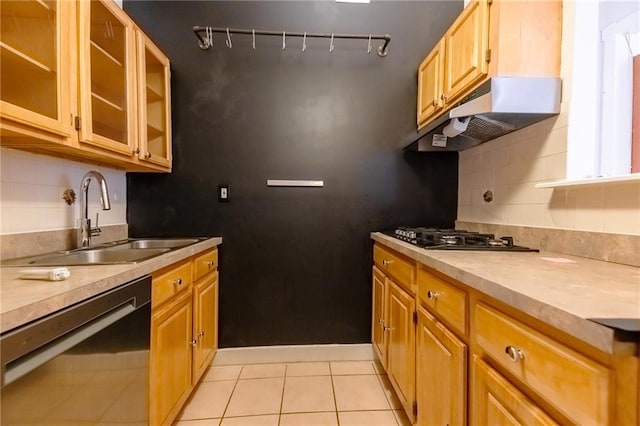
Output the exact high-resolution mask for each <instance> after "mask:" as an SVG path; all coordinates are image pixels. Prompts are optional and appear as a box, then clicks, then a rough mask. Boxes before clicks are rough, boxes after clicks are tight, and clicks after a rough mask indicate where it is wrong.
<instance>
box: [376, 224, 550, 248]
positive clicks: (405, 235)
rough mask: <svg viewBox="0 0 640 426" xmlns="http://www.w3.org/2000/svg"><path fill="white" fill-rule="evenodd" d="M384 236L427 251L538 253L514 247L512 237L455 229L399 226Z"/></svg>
mask: <svg viewBox="0 0 640 426" xmlns="http://www.w3.org/2000/svg"><path fill="white" fill-rule="evenodd" d="M384 234H387V235H391V236H393V237H395V238H397V239H399V240H402V241H406V242H408V243H410V244H413V245H416V246H418V247H422V248H425V249H429V250H481V251H519V252H537V251H539V250H538V249H532V248H529V247H524V246H518V245H515V244H514V243H513V238H512V237H500V238H496V237H495V235H494V234H482V233H479V232H472V231H464V230H457V229H438V228H429V227H416V228H410V227H406V226H400V227H398V228H396V229H395V230H393V231H388V232H384Z"/></svg>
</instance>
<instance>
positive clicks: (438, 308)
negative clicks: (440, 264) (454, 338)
mask: <svg viewBox="0 0 640 426" xmlns="http://www.w3.org/2000/svg"><path fill="white" fill-rule="evenodd" d="M418 298H419V300H420V302H422V303H423V304H424V305H426V306H428V307H430V308H431V309H432V311H433V312H435V313H436V315H437V316H438V317H439V318H440V319H441V320H443V321H444V322H446V323H447V324H449V325H451V326H452V327H453V328H455V329H456V330H457V331H459V332H460V333H462V334H466V330H467V326H466V325H467V293H466V292H465V291H463V290H461V289H459V288H457V287H456V286H454V285H452V284H449V283H448V282H446V281H445V280H443V279H441V278H439V277H437V276H435V275H433V274H431V273H429V272H428V271H426V270H424V269H422V268H421V269H419V270H418Z"/></svg>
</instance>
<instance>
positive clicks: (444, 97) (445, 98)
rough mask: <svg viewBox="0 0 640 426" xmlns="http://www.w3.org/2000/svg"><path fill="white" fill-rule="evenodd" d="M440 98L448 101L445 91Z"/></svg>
mask: <svg viewBox="0 0 640 426" xmlns="http://www.w3.org/2000/svg"><path fill="white" fill-rule="evenodd" d="M440 99H442V100H443V101H445V102H446V100H447V97H446V96H445V95H444V93H443V94H441V95H440Z"/></svg>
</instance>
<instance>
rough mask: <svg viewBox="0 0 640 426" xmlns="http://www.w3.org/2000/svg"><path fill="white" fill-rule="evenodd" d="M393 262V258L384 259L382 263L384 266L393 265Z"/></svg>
mask: <svg viewBox="0 0 640 426" xmlns="http://www.w3.org/2000/svg"><path fill="white" fill-rule="evenodd" d="M392 263H393V260H387V259H382V264H383V265H384V266H387V265H391V264H392Z"/></svg>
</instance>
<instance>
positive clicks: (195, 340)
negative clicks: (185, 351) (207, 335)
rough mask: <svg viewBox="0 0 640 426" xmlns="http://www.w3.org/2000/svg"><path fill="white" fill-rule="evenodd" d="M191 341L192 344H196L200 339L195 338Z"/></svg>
mask: <svg viewBox="0 0 640 426" xmlns="http://www.w3.org/2000/svg"><path fill="white" fill-rule="evenodd" d="M189 343H191V346H196V345H197V344H198V340H197V339H193V340H192V341H190V342H189Z"/></svg>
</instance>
